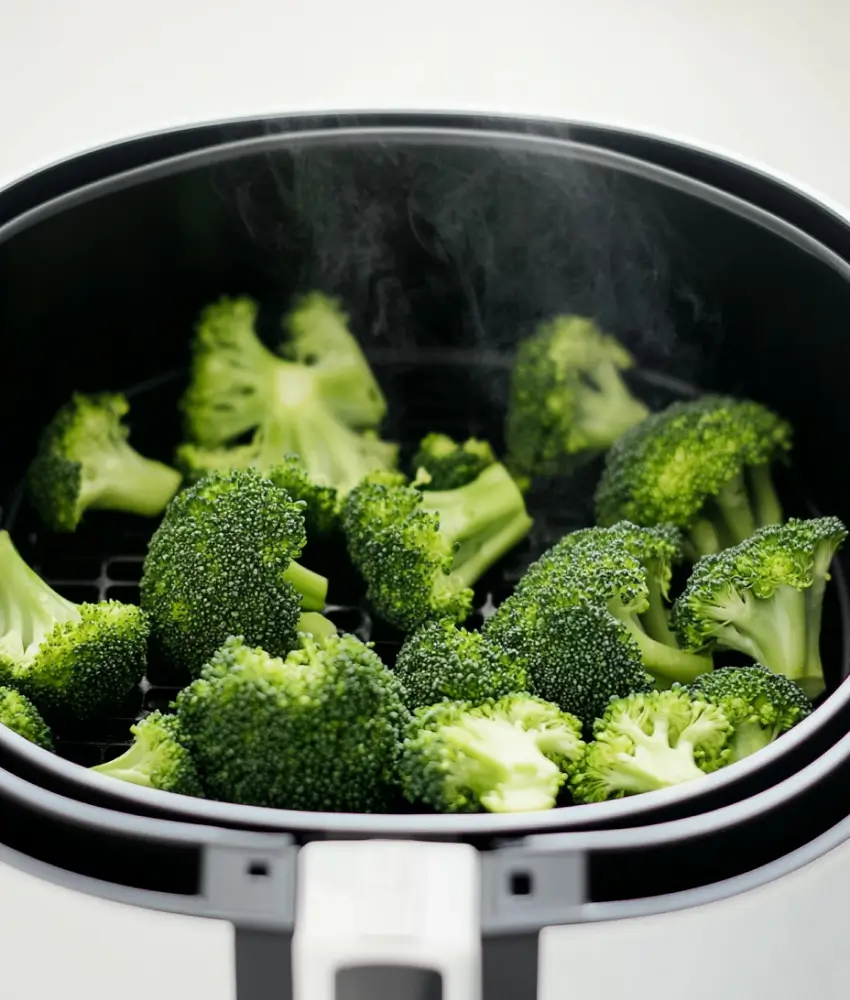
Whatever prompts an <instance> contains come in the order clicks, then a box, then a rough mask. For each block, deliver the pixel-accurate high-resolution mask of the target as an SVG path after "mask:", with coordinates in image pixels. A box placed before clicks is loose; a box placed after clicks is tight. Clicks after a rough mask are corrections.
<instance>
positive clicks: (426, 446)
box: [410, 434, 497, 490]
mask: <svg viewBox="0 0 850 1000" xmlns="http://www.w3.org/2000/svg"><path fill="white" fill-rule="evenodd" d="M496 461H497V459H496V456H495V454H494V453H493V449H492V447H491V446H490V444H489V443H488V442H487V441H479V440H478V438H467V440H466V441H464V442H463V443H458V442H457V441H455V440H453V439H452V438H450V437H449V436H448V435H447V434H428V435H426V437H424V438H422V440H421V441H420V443H419V448H418V449H417V451H416V454H415V455H414V456H413V461H412V462H411V463H410V465H411V468H412V470H413V472H414V474H416V473H420V474H421V472H422V470H424V472H425V473H426V476H425V477H423V482H422V489H427V490H454V489H457V488H458V487H459V486H466V484H467V483H471V482H472V481H473V480H475V479H477V478H478V476H480V475H481V473H482V472H483V471H484V470H485V469H486V468H488V467H489V466H491V465H495V463H496Z"/></svg>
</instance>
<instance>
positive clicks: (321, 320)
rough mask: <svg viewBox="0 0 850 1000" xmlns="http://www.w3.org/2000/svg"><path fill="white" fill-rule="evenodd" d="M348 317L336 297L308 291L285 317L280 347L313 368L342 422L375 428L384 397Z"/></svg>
mask: <svg viewBox="0 0 850 1000" xmlns="http://www.w3.org/2000/svg"><path fill="white" fill-rule="evenodd" d="M348 323H349V317H348V316H347V315H346V314H345V312H343V310H342V308H341V306H340V303H339V301H338V300H337V299H333V298H330V297H328V296H327V295H323V294H322V293H321V292H311V293H310V294H309V295H305V296H303V297H302V298H301V299H300V300H299V301H298V302H296V303H295V306H294V308H293V309H292V311H291V312H290V313H289V314H288V315H287V316H286V317H285V318H284V327H285V329H286V331H287V333H288V338H287V339H286V341H285V342H284V343H283V344H282V345H281V348H280V353H281V354H282V355H283V356H284V357H286V358H287V359H288V360H290V361H295V362H297V363H298V364H301V365H307V366H308V367H310V368H311V369H312V371H313V373H314V375H315V377H316V382H317V384H318V386H319V389H320V391H321V393H322V397H323V398H324V400H325V402H326V403H327V404H328V406H329V407H330V408H331V410H333V411H334V412H335V413H336V415H337V416H338V417H339V419H340V420H341V421H342V422H343V423H344V424H346V425H347V426H348V427H354V428H360V429H368V428H371V429H374V428H376V427H378V425H379V424H380V423H381V421H382V420H383V419H384V417H385V416H386V413H387V401H386V399H385V398H384V394H383V393H382V392H381V387H380V386H379V385H378V382H377V380H376V379H375V376H374V374H373V372H372V369H371V368H370V366H369V362H368V361H367V360H366V357H365V356H364V354H363V351H362V350H361V349H360V345H359V344H358V343H357V340H356V339H355V338H354V336H353V335H352V333H351V331H350V329H349V326H348Z"/></svg>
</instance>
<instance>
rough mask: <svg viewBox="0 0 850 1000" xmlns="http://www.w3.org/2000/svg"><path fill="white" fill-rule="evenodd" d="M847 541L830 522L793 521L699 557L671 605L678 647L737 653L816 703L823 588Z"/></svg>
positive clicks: (819, 686)
mask: <svg viewBox="0 0 850 1000" xmlns="http://www.w3.org/2000/svg"><path fill="white" fill-rule="evenodd" d="M846 537H847V529H846V528H845V527H844V525H843V524H842V522H841V521H839V520H838V518H836V517H819V518H813V519H811V520H798V519H796V518H795V519H792V520H790V521H788V523H787V524H784V525H767V526H765V527H764V528H760V529H759V530H758V531H757V532H756V534H755V535H753V536H752V537H751V538H748V539H747V540H746V541H744V542H741V544H740V545H737V546H735V547H734V548H731V549H726V550H725V551H724V552H720V553H717V554H715V555H711V556H705V557H704V558H703V559H700V561H699V562H698V563H697V564H696V566H695V567H694V571H693V573H692V574H691V577H690V579H689V580H688V583H687V586H686V587H685V590H684V592H683V593H682V594H681V595H680V596H679V598H678V599H677V601H676V603H675V604H674V606H673V627H674V629H675V631H676V633H677V634H678V635H679V637H680V639H681V642H682V644H683V646H684V647H685V648H686V649H706V648H709V647H711V646H714V645H716V646H719V647H720V648H723V649H734V650H737V651H739V652H741V653H744V654H746V655H747V656H750V657H752V659H753V660H755V661H756V662H758V663H763V664H764V665H765V666H766V667H767V668H768V669H770V670H772V671H774V673H778V674H784V675H785V676H786V677H788V678H789V679H790V680H792V681H795V682H796V683H797V684H799V685H800V687H802V689H803V690H804V691H805V692H806V694H807V695H808V697H809V698H812V699H814V698H816V697H817V696H818V695H819V694H821V692H822V691H823V690H824V677H823V665H822V663H821V657H820V631H821V617H822V611H823V596H824V590H825V588H826V583H827V581H828V580H829V567H830V564H831V562H832V558H833V556H834V555H835V553H836V552H837V551H838V549H839V548H840V547H841V545H842V544H843V542H844V539H845V538H846Z"/></svg>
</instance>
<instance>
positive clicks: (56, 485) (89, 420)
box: [27, 393, 181, 533]
mask: <svg viewBox="0 0 850 1000" xmlns="http://www.w3.org/2000/svg"><path fill="white" fill-rule="evenodd" d="M129 409H130V407H129V404H128V403H127V400H126V399H125V398H124V396H121V395H116V394H109V393H100V394H98V395H94V396H84V395H82V394H80V393H76V394H75V395H74V396H73V397H72V398H71V399H70V400H69V402H67V403H66V404H65V405H64V406H63V407H62V408H61V409H60V410H59V411H58V413H56V415H55V416H54V417H53V419H52V420H51V422H50V423H49V424H48V425H47V427H46V428H45V429H44V431H42V434H41V439H40V441H39V445H38V450H37V452H36V456H35V458H34V459H33V461H32V463H31V464H30V467H29V471H28V474H27V486H28V491H29V496H30V498H31V500H32V503H33V506H34V507H35V508H36V510H37V512H38V514H39V516H40V517H41V519H42V520H43V521H44V523H45V524H46V525H47V526H48V527H49V528H50V529H51V530H52V531H56V532H66V533H67V532H73V531H75V530H76V528H77V526H78V525H79V523H80V521H81V520H82V518H83V515H84V514H85V513H86V511H87V510H112V511H123V512H124V513H129V514H138V515H141V516H143V517H156V516H158V515H159V514H161V513H162V512H163V510H164V509H165V507H166V505H167V504H168V501H169V500H170V499H171V498H172V497H173V496H174V494H175V493H176V492H177V490H178V488H179V486H180V478H181V477H180V473H179V472H177V471H176V470H174V469H171V468H169V467H168V466H167V465H163V464H162V463H161V462H155V461H153V460H152V459H149V458H144V457H143V456H142V455H140V454H139V453H138V452H137V451H136V450H135V449H134V448H133V447H132V446H131V445H130V443H129V441H128V437H129V433H130V432H129V430H128V429H127V427H126V425H125V424H124V423H123V418H124V417H125V416H126V415H127V413H128V412H129Z"/></svg>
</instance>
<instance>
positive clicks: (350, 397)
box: [177, 298, 398, 493]
mask: <svg viewBox="0 0 850 1000" xmlns="http://www.w3.org/2000/svg"><path fill="white" fill-rule="evenodd" d="M256 316H257V305H256V303H255V302H253V301H252V300H251V299H247V298H239V299H226V298H225V299H222V300H221V301H219V302H218V303H216V304H215V305H212V306H209V307H208V308H207V309H205V310H204V312H203V314H202V316H201V320H200V323H199V324H198V327H197V330H196V335H195V340H194V345H193V348H194V353H193V362H192V372H191V378H190V384H189V388H188V389H187V391H186V394H185V396H184V398H183V401H182V404H181V405H182V408H183V412H184V414H185V418H186V427H187V431H188V433H189V437H190V438H191V442H190V443H189V444H187V445H184V446H183V447H181V448H180V449H179V450H178V453H177V464H178V465H179V467H180V468H181V470H182V471H183V473H184V475H185V476H186V478H188V479H189V480H190V481H192V480H196V479H198V478H202V477H203V476H205V475H207V474H210V473H212V472H215V471H223V470H224V469H234V468H235V469H243V470H244V469H249V468H250V469H257V470H259V471H260V472H262V473H267V472H268V471H269V470H270V469H272V468H274V467H275V466H277V465H279V464H280V463H281V462H282V461H283V460H284V457H285V456H287V455H293V454H294V455H298V456H299V458H300V459H301V462H302V464H303V466H304V469H305V471H306V473H307V475H308V477H309V478H310V479H311V480H312V481H313V482H315V483H317V484H320V485H327V486H332V487H333V488H334V489H336V490H338V491H340V492H341V493H345V492H347V491H348V490H350V489H351V488H352V487H353V486H355V485H356V484H357V483H359V482H360V481H361V480H362V479H363V477H364V476H365V475H366V474H367V473H369V472H371V471H373V470H375V469H387V468H394V467H395V465H396V462H397V460H398V447H397V446H396V445H394V444H390V443H388V442H386V441H382V440H381V439H380V438H379V437H378V436H377V434H376V433H375V432H374V430H373V429H372V428H368V429H366V430H363V429H362V428H361V427H359V426H358V427H356V428H355V427H352V426H351V425H350V424H349V423H347V422H346V420H345V419H343V414H347V415H348V416H349V417H350V418H351V419H354V415H355V414H359V416H360V417H361V418H363V417H364V415H365V414H366V413H367V412H372V413H377V412H378V411H381V412H383V408H384V403H383V397H381V396H380V394H378V398H377V402H376V397H375V395H374V394H375V392H376V391H377V389H376V385H375V382H374V379H373V377H372V374H371V372H370V371H369V369H368V366H366V367H364V365H365V362H363V364H362V365H361V363H360V362H358V361H356V359H355V360H352V359H353V352H359V348H357V346H356V344H354V345H353V346H352V348H351V350H349V351H348V353H347V354H346V352H344V351H340V355H339V356H338V357H337V356H330V357H318V356H316V357H315V358H314V354H313V352H312V351H311V350H308V346H309V343H310V335H309V334H308V333H307V332H306V331H302V333H301V334H299V335H298V337H296V338H295V339H294V340H293V341H292V344H291V345H290V346H291V353H292V355H293V357H295V358H296V359H301V360H286V359H284V358H281V357H279V356H277V355H276V354H274V353H273V352H272V351H270V350H269V349H268V348H267V347H265V346H264V344H263V343H262V342H261V341H260V339H259V337H258V336H257V333H256V330H255V321H256ZM293 322H294V323H295V325H296V326H297V327H299V329H300V328H301V325H303V324H302V320H298V319H296V320H294V321H293ZM332 339H333V338H331V340H330V341H328V343H330V342H331V341H332ZM325 340H327V337H326V336H325V334H321V335H318V334H317V339H316V344H319V343H320V342H324V341H325ZM361 357H362V356H361ZM346 358H347V360H346ZM308 360H309V361H310V363H307V362H308ZM313 361H315V363H313ZM378 404H380V405H378ZM246 435H251V438H250V441H249V443H247V444H245V443H238V442H239V440H240V439H242V438H244V437H245V436H246Z"/></svg>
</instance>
